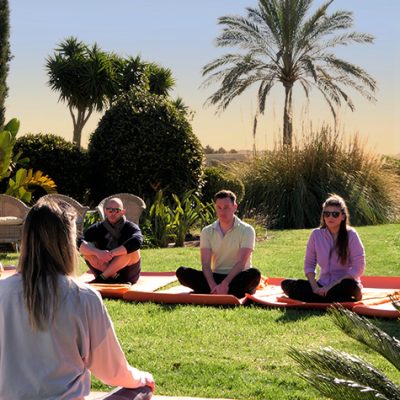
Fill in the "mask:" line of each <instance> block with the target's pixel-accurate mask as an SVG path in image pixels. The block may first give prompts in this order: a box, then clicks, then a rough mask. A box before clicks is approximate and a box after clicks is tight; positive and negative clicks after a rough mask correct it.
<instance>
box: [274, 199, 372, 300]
mask: <svg viewBox="0 0 400 400" xmlns="http://www.w3.org/2000/svg"><path fill="white" fill-rule="evenodd" d="M317 265H319V267H320V273H319V279H318V281H317V280H316V277H315V276H316V267H317ZM364 269H365V252H364V247H363V245H362V243H361V240H360V238H359V236H358V234H357V232H356V231H355V229H354V228H352V227H350V221H349V212H348V210H347V206H346V204H345V202H344V200H343V199H342V198H341V197H340V196H337V195H332V196H331V197H329V198H328V199H327V200H326V201H325V203H324V204H323V206H322V214H321V225H320V227H319V228H317V229H314V230H313V231H312V233H311V236H310V239H309V240H308V244H307V250H306V255H305V259H304V273H305V275H306V277H307V280H304V279H299V280H294V279H286V280H284V281H283V282H282V283H281V287H282V290H283V291H284V292H285V294H286V295H287V296H289V297H290V298H292V299H296V300H302V301H306V302H315V303H331V302H335V301H338V302H346V301H358V300H361V297H362V295H361V289H362V286H361V283H360V278H361V276H362V274H363V273H364Z"/></svg>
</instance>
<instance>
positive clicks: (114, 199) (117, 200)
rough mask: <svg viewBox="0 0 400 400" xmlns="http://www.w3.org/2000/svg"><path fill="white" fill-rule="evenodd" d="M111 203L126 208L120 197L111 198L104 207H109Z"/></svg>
mask: <svg viewBox="0 0 400 400" xmlns="http://www.w3.org/2000/svg"><path fill="white" fill-rule="evenodd" d="M111 201H115V202H116V203H118V204H120V205H121V208H124V203H123V202H122V200H121V199H120V198H119V197H110V198H109V199H107V200H106V201H105V202H104V207H107V205H108V203H110V202H111Z"/></svg>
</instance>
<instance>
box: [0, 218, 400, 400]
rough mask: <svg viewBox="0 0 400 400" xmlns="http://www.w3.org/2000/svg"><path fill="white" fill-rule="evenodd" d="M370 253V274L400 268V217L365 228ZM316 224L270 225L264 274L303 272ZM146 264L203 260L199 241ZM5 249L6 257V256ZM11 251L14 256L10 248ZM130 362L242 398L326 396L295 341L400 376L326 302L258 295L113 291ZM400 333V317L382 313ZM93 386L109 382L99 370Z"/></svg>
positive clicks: (388, 327) (178, 390)
mask: <svg viewBox="0 0 400 400" xmlns="http://www.w3.org/2000/svg"><path fill="white" fill-rule="evenodd" d="M358 232H359V233H360V236H361V238H362V240H363V243H364V246H365V248H366V253H367V270H366V274H367V275H392V276H394V275H400V225H382V226H373V227H363V228H359V229H358ZM309 234H310V231H309V230H291V231H269V232H268V240H265V241H261V242H258V243H257V247H256V251H255V253H254V257H253V263H254V265H255V266H257V267H258V268H260V269H261V271H262V273H263V274H264V275H269V276H285V277H302V263H303V257H304V249H305V245H306V242H307V238H308V236H309ZM142 254H143V269H144V270H145V271H172V270H175V269H176V268H177V267H178V266H180V265H188V266H193V267H196V266H197V267H200V265H199V250H198V249H197V248H184V249H155V250H143V251H142ZM5 258H6V256H5V255H4V254H0V260H2V261H3V262H5V263H7V262H9V261H10V258H8V261H7V259H5ZM11 260H12V258H11ZM106 305H107V308H108V310H109V312H110V315H111V318H112V320H113V321H114V324H115V328H116V331H117V335H118V337H119V339H120V341H121V344H122V347H123V349H124V351H125V352H126V355H127V357H128V360H129V362H130V363H131V364H132V365H134V366H136V367H138V368H141V369H145V370H148V371H150V372H152V373H153V375H154V377H155V379H156V385H157V387H156V393H158V394H161V395H181V396H185V395H186V396H198V397H222V398H224V397H225V398H233V399H238V400H239V399H242V400H249V399H260V400H261V399H271V400H285V399H291V400H295V399H296V400H301V399H304V400H305V399H309V400H311V399H313V400H317V399H318V400H320V399H323V397H321V396H320V395H319V393H317V392H316V391H315V390H314V389H313V388H312V387H310V386H309V385H308V384H306V383H305V382H303V381H302V380H301V379H300V378H299V377H298V376H297V375H296V373H297V372H298V371H299V368H298V366H297V365H296V364H295V363H294V362H293V361H292V360H291V359H290V358H289V357H288V356H287V349H288V347H289V346H294V347H296V348H302V347H318V346H332V347H335V348H337V349H340V350H343V351H347V352H350V353H354V354H357V355H359V356H361V357H362V358H365V359H366V360H368V361H369V362H371V363H373V364H375V365H376V366H377V367H379V368H380V369H382V370H383V371H384V372H385V373H386V374H387V375H388V376H390V377H391V378H392V379H393V380H394V381H395V382H397V383H400V379H399V375H398V372H397V371H396V370H394V369H393V368H392V366H391V365H390V364H389V363H388V362H386V361H385V360H384V359H382V358H381V357H380V356H377V355H376V354H374V353H372V352H371V351H370V350H369V349H367V348H366V347H365V346H363V345H361V344H359V343H357V342H355V341H354V340H352V339H350V338H348V337H347V336H346V335H345V334H343V333H342V332H341V331H339V330H338V329H337V328H336V327H335V326H334V324H333V323H332V322H331V321H330V319H329V317H328V316H327V314H326V313H325V312H319V311H307V310H299V311H296V310H288V311H285V310H278V309H268V308H264V307H260V306H256V305H247V306H244V307H232V308H224V307H207V306H190V305H178V306H172V305H158V304H151V303H146V304H135V303H125V302H122V301H117V300H106ZM376 323H377V325H378V326H379V327H380V328H382V329H384V330H385V331H386V332H388V333H389V334H391V335H394V336H397V337H400V335H399V333H398V332H399V330H398V329H399V325H398V324H399V323H398V322H397V321H393V320H382V319H381V320H376ZM93 388H94V389H96V390H101V389H102V390H104V389H106V387H105V386H104V385H102V384H100V383H99V382H98V381H97V380H95V379H94V380H93Z"/></svg>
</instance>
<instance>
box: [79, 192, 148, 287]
mask: <svg viewBox="0 0 400 400" xmlns="http://www.w3.org/2000/svg"><path fill="white" fill-rule="evenodd" d="M104 213H105V220H104V221H102V222H97V223H95V224H93V225H92V226H90V227H89V228H88V229H87V230H86V231H85V233H84V235H83V238H81V239H80V241H79V244H80V246H79V251H80V252H81V254H82V255H83V256H84V257H85V260H86V263H87V264H88V266H89V268H90V270H91V271H92V272H93V274H94V275H95V276H96V277H95V279H94V280H92V281H90V282H89V283H132V284H133V283H136V282H137V280H138V279H139V276H140V250H139V249H140V247H141V246H142V243H143V236H142V232H141V231H140V228H139V227H138V226H137V225H136V224H134V223H133V222H131V221H128V220H127V219H126V217H125V209H124V206H123V204H122V201H121V200H120V199H119V198H116V197H114V198H111V199H108V200H107V201H106V203H105V204H104Z"/></svg>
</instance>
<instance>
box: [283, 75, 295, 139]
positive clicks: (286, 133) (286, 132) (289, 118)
mask: <svg viewBox="0 0 400 400" xmlns="http://www.w3.org/2000/svg"><path fill="white" fill-rule="evenodd" d="M284 86H285V107H284V110H283V145H287V146H290V147H291V146H292V134H293V108H292V90H293V83H291V84H284Z"/></svg>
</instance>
